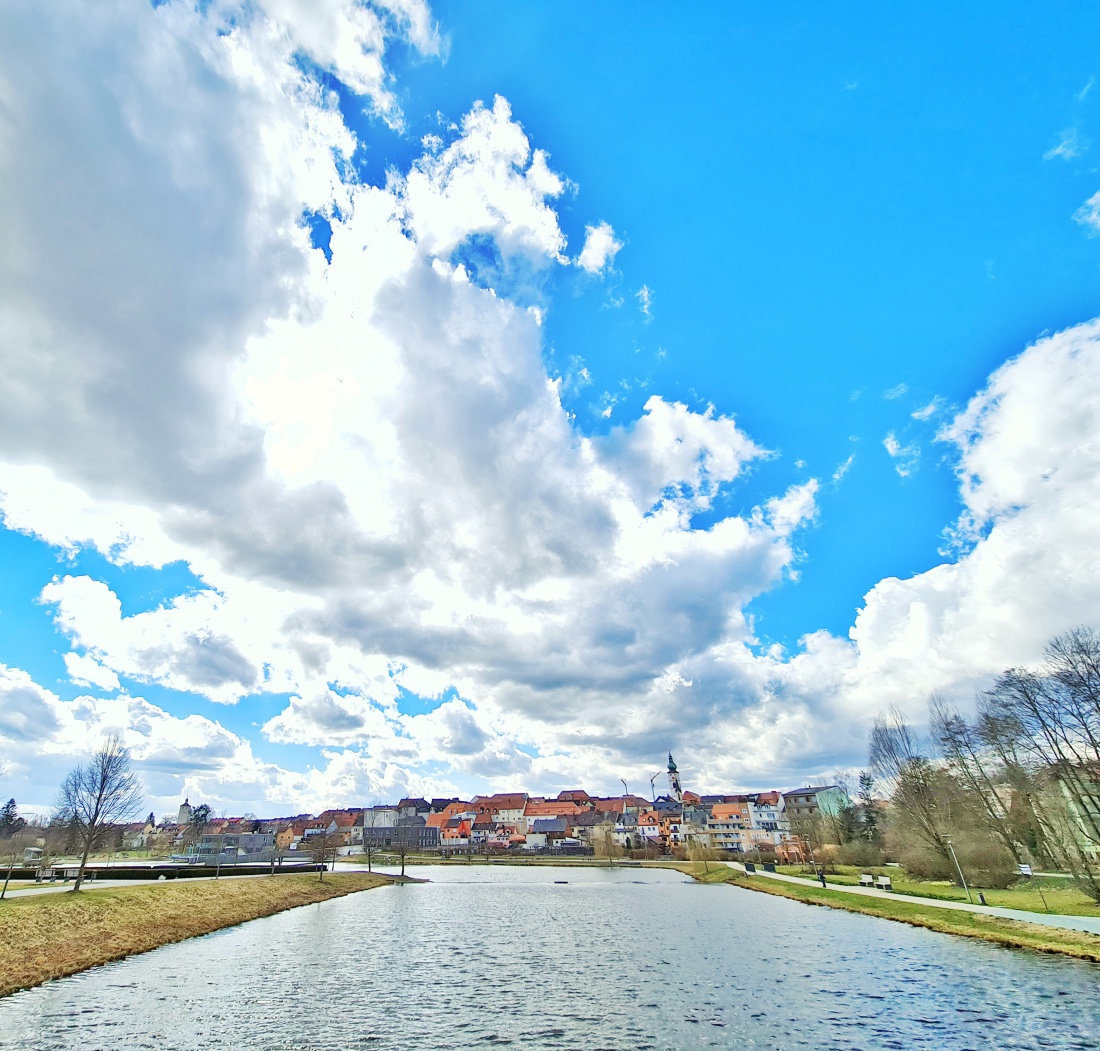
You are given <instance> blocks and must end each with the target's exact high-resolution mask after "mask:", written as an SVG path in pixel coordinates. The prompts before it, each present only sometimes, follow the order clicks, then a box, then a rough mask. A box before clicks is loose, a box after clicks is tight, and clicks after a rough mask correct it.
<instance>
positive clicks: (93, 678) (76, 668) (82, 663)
mask: <svg viewBox="0 0 1100 1051" xmlns="http://www.w3.org/2000/svg"><path fill="white" fill-rule="evenodd" d="M65 667H66V669H67V670H68V672H69V678H70V679H71V680H72V681H73V682H75V683H76V684H77V685H78V686H98V687H99V688H100V689H101V690H118V689H120V688H121V684H120V683H119V681H118V676H117V675H116V674H115V673H114V672H113V671H111V669H110V668H107V667H104V665H102V664H101V663H100V662H99V661H97V660H96V659H95V658H94V657H88V656H81V655H80V654H77V653H66V654H65Z"/></svg>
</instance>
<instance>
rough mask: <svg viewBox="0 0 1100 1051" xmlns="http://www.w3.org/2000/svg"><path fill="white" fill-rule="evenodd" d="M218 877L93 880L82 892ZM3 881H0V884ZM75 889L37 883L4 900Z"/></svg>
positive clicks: (190, 881)
mask: <svg viewBox="0 0 1100 1051" xmlns="http://www.w3.org/2000/svg"><path fill="white" fill-rule="evenodd" d="M217 878H218V877H216V876H177V877H176V878H175V879H172V880H161V879H159V878H157V877H153V878H152V879H93V880H85V881H84V884H83V886H82V887H81V890H113V889H114V888H115V887H142V886H145V885H146V884H149V883H202V882H203V881H205V880H212V879H217ZM222 878H223V879H258V878H259V876H258V875H255V876H254V875H251V874H249V875H247V876H224V877H222ZM2 882H3V881H2V880H0V883H2ZM72 889H73V884H72V880H69V882H67V883H63V882H61V881H60V880H58V882H57V883H36V884H35V885H34V886H33V887H20V888H18V889H11V888H9V889H8V893H7V894H5V895H4V900H5V901H6V900H7V899H8V898H27V897H30V896H32V895H35V894H63V893H64V892H65V891H69V890H72Z"/></svg>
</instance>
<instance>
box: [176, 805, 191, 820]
mask: <svg viewBox="0 0 1100 1051" xmlns="http://www.w3.org/2000/svg"><path fill="white" fill-rule="evenodd" d="M176 824H177V825H190V824H191V804H190V803H188V802H187V800H186V799H185V800H184V801H183V802H182V803H181V804H180V809H179V813H178V814H176Z"/></svg>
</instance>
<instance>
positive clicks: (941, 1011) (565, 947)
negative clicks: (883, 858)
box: [0, 867, 1100, 1051]
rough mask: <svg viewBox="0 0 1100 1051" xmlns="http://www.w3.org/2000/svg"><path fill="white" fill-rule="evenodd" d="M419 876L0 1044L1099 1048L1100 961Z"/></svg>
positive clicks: (485, 872) (658, 880) (157, 961)
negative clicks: (418, 882)
mask: <svg viewBox="0 0 1100 1051" xmlns="http://www.w3.org/2000/svg"><path fill="white" fill-rule="evenodd" d="M419 871H420V872H423V873H424V874H426V875H429V876H430V877H431V879H432V880H433V882H432V883H430V884H427V885H423V886H407V887H386V888H382V889H380V890H373V891H370V892H368V893H365V894H357V895H353V896H352V897H349V898H342V899H339V900H337V901H330V902H325V903H323V904H320V905H310V906H306V907H305V908H300V909H295V910H293V911H291V912H286V913H283V914H281V915H279V916H272V917H270V918H268V919H263V920H257V921H255V922H253V923H249V924H246V925H245V926H243V927H238V928H235V929H233V930H228V931H222V932H220V933H218V934H212V935H209V936H208V937H205V938H198V939H195V940H192V941H189V942H183V943H181V944H178V945H169V946H165V947H164V948H162V949H158V950H156V951H155V952H151V953H148V954H146V955H144V956H138V957H133V958H131V959H129V960H124V961H122V962H120V963H116V964H111V965H109V966H107V967H101V968H98V969H96V970H94V971H89V972H87V973H85V974H82V975H77V976H75V977H73V978H67V979H64V980H62V981H57V982H53V983H51V984H49V985H47V986H43V987H41V988H38V989H33V990H30V991H28V992H25V993H19V994H17V995H15V996H12V997H9V998H8V999H6V1000H3V1001H0V1048H5V1049H7V1048H21V1049H26V1048H34V1049H35V1051H47V1049H50V1048H80V1049H82V1051H93V1049H112V1051H114V1049H120V1048H124V1049H130V1048H157V1049H177V1048H203V1049H221V1048H262V1049H265V1051H266V1049H271V1051H274V1049H291V1048H295V1049H301V1048H316V1049H322V1048H323V1049H325V1051H345V1049H359V1048H364V1049H394V1051H413V1049H417V1051H418V1049H422V1048H443V1049H447V1051H457V1049H461V1048H491V1047H495V1046H498V1045H502V1044H511V1045H513V1046H515V1047H516V1048H556V1049H557V1048H560V1049H573V1048H578V1049H579V1048H584V1049H593V1051H595V1049H622V1051H640V1049H650V1048H652V1049H681V1048H712V1047H716V1048H766V1049H769V1051H770V1049H779V1048H782V1049H786V1048H814V1049H817V1051H828V1049H832V1048H853V1049H870V1048H907V1049H908V1048H935V1049H937V1051H940V1049H945V1048H951V1049H964V1048H998V1049H1000V1048H1058V1049H1068V1048H1097V1047H1100V1000H1098V996H1097V994H1098V991H1100V990H1098V988H1097V982H1098V979H1100V967H1098V966H1097V965H1093V964H1086V963H1079V962H1075V961H1071V960H1066V959H1060V958H1056V957H1044V956H1040V955H1032V954H1029V953H1024V952H1013V951H1008V950H1004V949H997V948H995V947H993V946H987V945H985V944H983V943H980V942H971V941H966V940H963V939H955V938H950V937H946V936H943V935H938V934H934V933H932V932H930V931H922V930H917V929H914V928H910V927H906V926H904V925H902V924H896V923H890V922H888V921H885V920H876V919H872V918H870V917H864V916H856V915H852V914H849V913H845V912H839V911H835V910H831V909H823V908H812V907H809V906H805V905H800V904H798V903H796V902H791V901H786V900H784V899H782V898H776V897H771V896H768V895H763V894H756V893H753V892H751V891H744V890H738V889H736V888H733V887H726V886H702V885H698V884H694V883H691V882H685V881H684V877H683V876H681V875H679V874H678V873H672V872H662V871H654V870H644V871H638V870H636V871H629V870H626V871H615V872H607V871H604V870H593V869H589V870H585V871H578V870H573V869H570V870H561V869H550V868H530V869H516V868H510V869H485V868H479V867H474V868H471V869H468V870H467V869H461V868H444V869H428V870H419ZM555 880H568V883H567V884H564V885H562V884H557V883H555V882H554V881H555Z"/></svg>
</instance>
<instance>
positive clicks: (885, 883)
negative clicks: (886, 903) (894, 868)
mask: <svg viewBox="0 0 1100 1051" xmlns="http://www.w3.org/2000/svg"><path fill="white" fill-rule="evenodd" d="M875 886H876V887H878V889H879V890H893V889H894V885H893V883H891V882H890V877H889V876H876V877H875Z"/></svg>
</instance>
